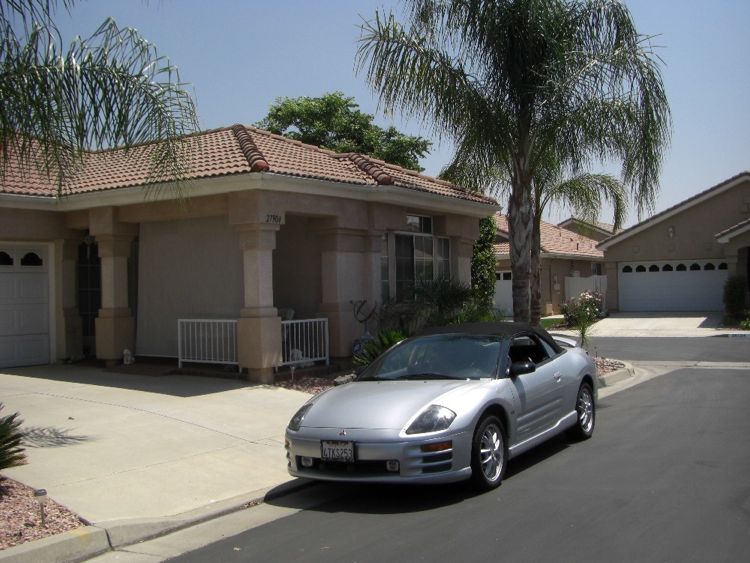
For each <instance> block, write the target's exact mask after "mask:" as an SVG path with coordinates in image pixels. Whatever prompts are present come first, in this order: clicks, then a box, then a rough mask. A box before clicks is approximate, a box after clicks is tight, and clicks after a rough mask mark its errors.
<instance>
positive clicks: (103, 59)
mask: <svg viewBox="0 0 750 563" xmlns="http://www.w3.org/2000/svg"><path fill="white" fill-rule="evenodd" d="M15 4H16V5H17V6H16V7H18V8H19V9H20V12H19V13H21V14H22V15H25V17H26V19H25V20H24V22H25V24H26V25H25V27H24V28H23V31H22V32H20V34H19V35H16V33H15V31H14V30H13V26H12V25H11V21H10V19H8V18H9V10H10V9H8V10H6V11H4V12H0V27H2V32H3V33H2V40H1V41H0V96H1V97H2V100H3V101H2V107H1V109H0V143H1V144H2V147H3V148H2V166H0V174H4V173H5V172H6V170H7V166H8V163H9V159H10V158H11V155H12V156H13V158H16V159H18V160H19V162H20V163H21V164H22V165H25V166H35V167H36V168H38V169H40V170H41V171H42V172H44V173H45V174H46V175H47V177H48V178H50V179H51V180H54V181H56V183H57V185H58V189H59V190H62V188H63V186H64V185H65V184H66V183H67V182H68V181H69V180H70V179H71V178H72V177H73V176H74V174H75V172H76V170H77V168H78V166H79V165H80V163H81V159H82V156H83V155H84V153H85V151H89V150H92V149H108V148H114V147H125V148H126V149H128V148H131V147H134V146H138V145H142V144H146V143H155V145H154V149H153V150H151V151H150V181H151V182H152V183H156V182H159V181H167V180H180V179H182V178H183V176H184V174H183V173H184V162H185V158H184V157H185V141H184V139H182V137H183V136H184V135H185V134H187V133H190V132H192V131H195V130H197V129H198V122H197V117H196V113H195V107H194V104H193V101H192V99H191V97H190V95H189V94H188V92H187V90H186V85H185V84H184V83H183V82H182V81H181V80H180V76H179V72H178V70H177V68H176V67H175V66H174V65H173V64H172V63H171V62H170V61H169V60H168V59H167V58H165V57H162V56H160V55H159V54H158V53H157V51H156V48H155V46H154V45H152V44H151V43H149V42H148V41H146V40H145V39H144V38H142V37H141V36H140V35H139V34H138V32H137V31H136V30H134V29H131V28H120V27H118V25H117V24H116V23H115V21H114V20H112V19H107V20H106V21H105V22H104V23H103V24H102V25H101V26H100V27H99V29H97V30H96V32H94V34H93V35H91V36H90V37H89V38H87V39H82V38H80V37H77V38H75V39H74V40H73V41H72V42H71V44H70V45H69V46H68V47H67V48H64V47H63V45H62V43H61V39H60V36H59V34H58V33H57V30H56V28H55V27H54V24H53V23H52V22H51V19H50V18H49V16H50V10H51V8H52V7H53V6H54V5H55V4H56V3H55V2H43V1H41V0H36V1H34V0H29V2H21V1H20V0H17V1H16V2H15ZM65 5H66V6H67V5H68V3H65ZM44 16H46V19H45V18H44Z"/></svg>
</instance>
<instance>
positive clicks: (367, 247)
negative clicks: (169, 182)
mask: <svg viewBox="0 0 750 563" xmlns="http://www.w3.org/2000/svg"><path fill="white" fill-rule="evenodd" d="M243 181H244V180H243V179H242V178H238V179H230V180H221V182H223V184H222V185H224V184H226V187H228V188H229V189H228V190H227V193H223V194H217V195H209V196H204V197H194V198H191V199H188V200H183V201H144V200H143V199H142V195H141V196H136V197H138V201H137V202H135V203H129V202H124V203H123V202H121V203H119V204H117V205H109V206H106V205H102V206H100V207H90V208H89V207H83V208H77V209H71V210H70V211H37V210H25V209H13V208H11V207H9V206H8V205H7V204H4V206H3V207H0V240H29V241H32V240H34V241H46V242H53V243H54V244H53V245H52V246H51V248H52V249H53V254H54V256H53V257H52V258H53V261H54V264H55V268H54V269H55V271H56V272H57V274H56V276H57V279H56V280H54V281H53V283H54V292H55V298H56V309H55V311H54V313H53V315H52V317H53V318H51V319H50V323H51V324H52V325H54V326H55V328H56V332H57V339H56V348H55V349H56V350H57V352H56V353H55V354H53V355H56V356H57V358H58V359H62V358H67V357H76V355H77V354H78V355H80V353H81V349H82V348H81V323H80V315H79V314H78V311H77V309H76V307H75V302H76V281H75V280H76V250H77V246H78V244H80V243H81V242H82V241H83V239H84V236H85V235H87V234H88V235H90V236H93V237H94V238H95V240H96V242H97V243H98V247H99V254H100V258H101V264H102V308H101V310H100V311H99V316H98V318H97V319H96V341H97V357H99V358H101V359H103V360H107V361H109V362H113V361H119V360H120V359H121V357H122V350H123V349H124V348H129V349H135V352H136V353H137V354H141V355H156V356H175V355H176V353H177V350H176V348H177V344H176V333H177V329H176V321H177V319H178V318H187V317H205V318H217V317H224V318H239V320H240V322H239V325H238V333H239V340H240V342H239V348H240V364H241V365H242V366H243V367H246V368H248V370H249V372H250V375H251V376H252V377H253V378H256V379H259V380H263V381H267V380H269V379H270V378H271V377H272V376H271V375H270V374H271V373H272V369H273V367H274V366H275V365H277V364H278V362H279V360H280V350H281V342H280V340H281V330H280V322H281V319H280V317H279V313H278V308H292V309H295V318H310V317H318V316H321V315H324V316H326V317H327V318H328V319H329V326H330V333H331V353H332V355H333V356H347V355H349V353H350V350H351V344H352V342H353V340H354V339H355V338H357V337H359V336H360V334H361V332H362V327H361V325H360V324H359V323H358V322H357V321H356V320H355V319H354V316H353V314H352V304H351V301H353V300H362V299H365V300H367V301H368V304H371V305H375V304H377V303H379V301H380V259H381V252H382V249H383V245H384V244H385V241H387V240H388V238H389V236H391V234H392V233H396V232H403V231H408V227H407V224H406V216H407V215H408V214H416V215H424V216H429V217H432V219H433V229H434V235H436V236H444V237H447V238H449V239H450V241H451V271H452V275H453V277H454V278H456V279H459V280H460V281H462V282H464V283H467V284H468V283H470V278H471V272H470V263H471V252H472V245H473V242H474V240H475V239H476V237H477V236H478V233H479V218H478V217H477V216H476V214H477V209H479V208H480V207H481V206H477V205H474V204H472V205H474V208H473V210H471V208H470V206H469V207H468V208H469V209H470V211H469V213H468V216H464V215H461V214H457V213H452V212H450V211H448V209H449V208H451V207H454V206H457V207H458V208H459V209H461V208H462V205H463V206H464V209H465V208H467V205H468V204H466V203H465V202H463V203H462V202H460V201H457V202H455V204H454V203H453V202H450V201H449V200H448V199H447V198H441V197H438V196H429V197H428V198H426V199H425V202H426V205H425V207H422V206H421V205H416V206H415V205H411V204H407V203H404V204H401V203H381V202H375V201H368V200H367V199H366V198H357V193H356V190H355V192H354V196H355V197H354V198H344V197H333V196H330V195H319V194H313V193H309V194H308V193H300V191H301V190H302V189H303V188H304V186H305V185H307V184H304V185H303V183H304V182H306V181H301V180H299V179H290V180H289V183H288V184H287V185H283V183H284V182H285V181H283V180H280V179H279V178H273V179H272V180H269V182H274V185H277V184H278V186H279V187H280V188H281V189H279V190H278V191H276V190H274V191H270V190H264V189H257V183H253V185H254V186H255V189H238V188H241V186H242V185H243V184H242V182H243ZM210 182H211V181H207V182H200V184H201V186H203V185H204V184H205V185H207V184H209V183H210ZM232 182H234V183H233V184H232ZM251 183H252V182H251ZM251 183H248V184H247V185H248V186H249V185H250V184H251ZM322 184H325V186H323V187H324V188H325V189H323V188H320V187H319V186H320V185H322ZM310 185H311V186H313V189H311V191H316V190H318V191H325V190H328V191H330V185H329V184H326V183H316V182H314V181H311V183H310ZM341 190H342V193H347V194H348V193H350V190H351V188H350V187H347V186H344V185H342V186H341ZM110 195H112V194H107V193H104V194H103V195H102V196H101V197H102V198H103V199H102V202H103V201H105V200H106V199H107V198H109V196H110ZM115 195H116V194H115ZM97 197H99V196H97V195H96V194H89V195H87V196H86V198H85V199H78V200H71V201H86V202H87V203H86V204H85V205H89V204H91V205H92V206H95V205H97V201H98V200H97ZM388 197H393V198H394V200H396V201H402V200H404V201H405V200H409V199H412V200H419V199H420V198H421V197H423V196H420V195H419V194H416V195H414V194H411V193H410V192H409V191H408V190H403V193H401V192H400V191H399V192H398V193H396V194H395V195H394V196H388ZM110 199H111V198H110ZM123 199H124V200H127V198H123ZM131 201H132V199H131ZM64 203H65V202H64ZM448 204H449V205H448ZM99 205H101V204H99ZM431 206H434V207H431ZM50 207H53V205H50ZM67 207H72V208H76V207H82V204H75V205H69V206H67ZM487 207H488V209H487V214H488V215H489V214H491V213H492V212H493V211H494V210H493V209H491V208H489V206H487ZM437 209H439V211H437ZM459 213H461V212H459ZM472 214H473V215H472ZM134 240H137V241H138V245H137V248H138V256H137V260H138V272H139V275H138V280H137V284H138V288H137V289H138V291H137V295H138V310H137V311H133V310H131V309H130V307H129V305H130V303H129V300H128V296H129V294H130V293H131V292H132V288H129V287H128V262H129V260H130V259H131V256H130V252H131V248H132V244H133V241H134ZM132 258H136V257H132ZM391 262H394V261H393V260H391ZM394 278H395V276H392V277H391V279H394ZM131 283H132V282H131ZM52 289H53V286H51V291H52Z"/></svg>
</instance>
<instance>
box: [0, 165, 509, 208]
mask: <svg viewBox="0 0 750 563" xmlns="http://www.w3.org/2000/svg"><path fill="white" fill-rule="evenodd" d="M266 188H267V189H272V190H274V191H278V192H288V193H304V194H312V195H321V196H330V197H338V198H343V199H355V200H364V201H373V202H382V203H390V204H396V205H405V206H413V207H420V208H423V209H428V210H430V211H435V212H444V213H456V214H463V215H469V216H471V217H477V218H483V217H487V216H490V215H492V214H493V213H494V212H495V211H496V210H498V209H499V206H498V205H493V204H490V203H484V202H477V201H471V200H465V199H461V198H458V197H451V196H447V195H441V194H434V193H430V192H424V191H421V190H415V189H409V188H403V187H397V186H376V185H366V184H350V183H344V182H335V181H330V180H321V179H316V178H306V177H296V176H287V175H282V174H274V173H271V172H254V173H241V174H232V175H228V176H220V177H212V178H200V179H197V180H191V181H189V182H187V183H186V184H185V187H184V190H183V195H182V196H181V195H180V194H179V193H178V192H176V191H175V190H174V189H172V186H170V185H169V184H160V185H156V186H154V187H153V192H152V194H153V195H152V196H150V197H145V193H144V192H145V187H144V186H134V187H132V188H116V189H110V190H100V191H92V192H87V193H83V194H71V195H66V196H63V197H60V198H56V197H40V196H30V195H20V194H0V205H2V204H9V205H8V206H9V207H14V208H17V209H37V210H45V211H61V212H65V211H79V210H83V209H92V208H96V207H110V206H120V205H130V204H135V203H144V202H146V203H148V202H156V201H168V200H176V199H179V198H180V197H187V198H194V197H202V196H208V195H218V194H228V193H233V192H239V191H246V190H260V189H266ZM185 194H186V195H185Z"/></svg>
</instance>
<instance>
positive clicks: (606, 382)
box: [598, 360, 635, 387]
mask: <svg viewBox="0 0 750 563" xmlns="http://www.w3.org/2000/svg"><path fill="white" fill-rule="evenodd" d="M617 361H618V362H622V363H623V364H625V367H624V368H620V369H618V370H615V371H611V372H609V373H605V374H604V375H600V376H599V378H598V379H599V387H612V386H613V385H614V384H616V383H619V382H620V381H624V380H626V379H629V378H631V377H633V376H634V375H635V368H634V367H633V366H632V365H631V364H629V363H628V362H623V361H622V360H617Z"/></svg>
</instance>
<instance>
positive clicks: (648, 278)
mask: <svg viewBox="0 0 750 563" xmlns="http://www.w3.org/2000/svg"><path fill="white" fill-rule="evenodd" d="M728 277H729V270H728V265H727V262H726V260H725V259H723V258H715V259H700V260H666V261H656V262H618V264H617V280H618V301H619V309H620V311H626V312H628V311H632V312H635V311H721V310H723V309H724V303H723V291H724V283H725V282H726V280H727V278H728Z"/></svg>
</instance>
